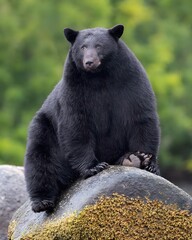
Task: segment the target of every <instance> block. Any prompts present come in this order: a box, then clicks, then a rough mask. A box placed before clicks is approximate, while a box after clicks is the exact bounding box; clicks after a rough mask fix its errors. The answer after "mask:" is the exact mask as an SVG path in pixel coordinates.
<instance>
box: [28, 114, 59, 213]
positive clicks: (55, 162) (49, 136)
mask: <svg viewBox="0 0 192 240" xmlns="http://www.w3.org/2000/svg"><path fill="white" fill-rule="evenodd" d="M60 165H61V164H60V163H59V159H58V144H57V139H56V135H55V132H54V129H53V126H52V125H51V123H50V121H49V120H48V119H47V118H46V117H45V115H44V114H38V115H37V116H36V117H35V118H34V119H33V121H32V124H31V126H30V130H29V137H28V143H27V150H26V156H25V179H26V184H27V190H28V192H29V196H30V199H31V201H32V210H33V211H34V212H41V211H50V210H52V209H53V208H54V207H55V204H56V200H57V198H58V196H59V194H60V189H59V183H58V179H59V174H60V175H61V173H59V171H61V166H60Z"/></svg>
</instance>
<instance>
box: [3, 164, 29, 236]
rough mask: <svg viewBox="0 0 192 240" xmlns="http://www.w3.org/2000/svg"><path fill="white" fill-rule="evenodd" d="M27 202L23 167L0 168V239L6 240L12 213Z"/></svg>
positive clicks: (6, 166) (5, 166)
mask: <svg viewBox="0 0 192 240" xmlns="http://www.w3.org/2000/svg"><path fill="white" fill-rule="evenodd" d="M26 200H27V192H26V189H25V180H24V174H23V167H16V166H8V165H1V166H0V239H1V240H5V239H7V229H8V225H9V222H10V220H11V218H12V216H13V213H14V212H15V211H16V210H17V209H18V208H19V207H20V206H21V205H22V204H23V203H24V202H25V201H26Z"/></svg>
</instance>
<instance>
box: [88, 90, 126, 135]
mask: <svg viewBox="0 0 192 240" xmlns="http://www.w3.org/2000/svg"><path fill="white" fill-rule="evenodd" d="M84 96H85V108H86V115H87V121H88V124H89V127H90V129H91V131H92V132H93V133H95V134H96V135H97V136H99V137H101V138H114V136H119V135H121V136H122V134H123V132H124V133H125V131H126V130H127V128H128V125H129V117H128V116H129V110H130V108H129V102H128V100H127V98H126V97H125V96H124V93H123V92H121V91H118V90H115V89H114V90H113V91H112V90H110V89H99V90H98V91H94V92H92V91H87V92H85V95H84ZM119 132H122V134H118V133H119Z"/></svg>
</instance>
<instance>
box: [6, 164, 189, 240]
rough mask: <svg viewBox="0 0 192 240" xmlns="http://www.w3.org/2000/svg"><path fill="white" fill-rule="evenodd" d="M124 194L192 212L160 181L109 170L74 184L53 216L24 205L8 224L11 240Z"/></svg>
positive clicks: (134, 171)
mask: <svg viewBox="0 0 192 240" xmlns="http://www.w3.org/2000/svg"><path fill="white" fill-rule="evenodd" d="M114 192H115V193H119V194H124V195H126V196H128V197H132V198H137V197H141V198H145V197H148V198H149V199H151V200H154V199H158V200H161V201H163V202H164V203H165V204H176V205H177V206H178V207H179V208H180V209H187V210H189V211H190V212H192V197H191V196H189V195H188V194H187V193H185V192H184V191H183V190H181V189H180V188H178V187H176V186H175V185H173V184H172V183H170V182H169V181H167V180H165V179H164V178H162V177H159V176H156V175H154V174H151V173H149V172H147V171H144V170H140V169H137V168H129V167H123V166H115V167H110V168H109V169H107V170H104V171H103V172H101V173H99V174H97V175H95V176H93V177H91V178H88V179H86V180H81V181H78V182H76V183H75V184H74V185H73V186H72V187H71V188H70V189H68V190H67V191H66V192H65V193H64V194H63V196H62V197H61V200H60V202H59V204H58V206H57V207H56V209H55V210H54V212H53V213H50V214H48V213H46V212H42V213H34V212H32V210H31V206H30V201H27V202H26V203H25V204H24V205H23V206H22V207H21V208H20V209H19V210H18V211H17V212H16V213H15V214H14V216H13V218H12V221H11V224H10V229H9V230H10V237H11V239H17V240H18V239H20V237H21V235H22V234H25V233H27V232H29V231H30V230H31V229H33V228H34V227H36V226H40V225H42V224H43V223H44V222H45V221H47V220H53V219H59V218H62V217H65V216H68V215H70V214H71V213H72V212H74V211H80V210H81V209H83V208H84V207H85V206H86V205H89V204H93V203H95V202H96V201H97V199H98V197H100V196H101V195H108V196H109V195H111V194H112V193H114Z"/></svg>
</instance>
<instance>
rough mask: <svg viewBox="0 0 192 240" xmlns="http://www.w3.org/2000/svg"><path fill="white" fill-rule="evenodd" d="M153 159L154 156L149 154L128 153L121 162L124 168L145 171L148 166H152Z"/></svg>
mask: <svg viewBox="0 0 192 240" xmlns="http://www.w3.org/2000/svg"><path fill="white" fill-rule="evenodd" d="M151 157H152V155H151V154H148V153H141V152H135V153H126V154H125V155H124V156H123V157H121V158H120V160H119V161H120V164H121V165H122V166H129V167H137V168H142V169H145V168H146V167H147V166H149V165H150V162H151Z"/></svg>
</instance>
